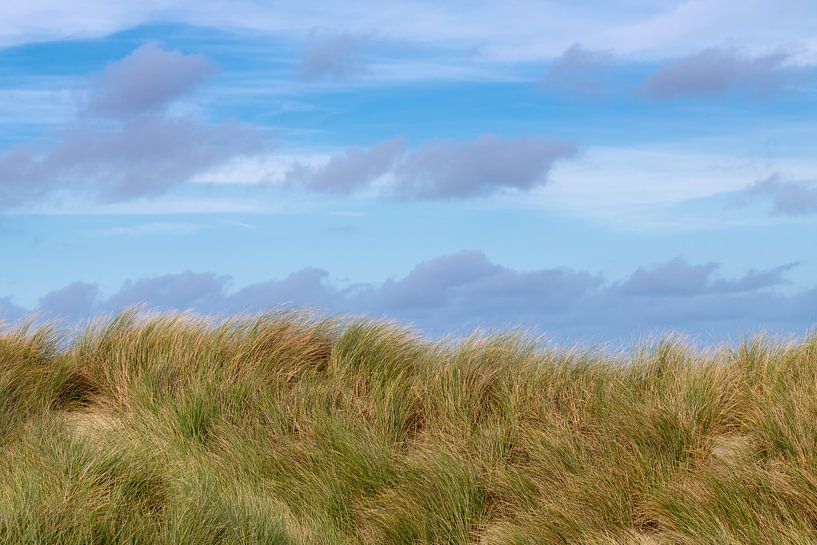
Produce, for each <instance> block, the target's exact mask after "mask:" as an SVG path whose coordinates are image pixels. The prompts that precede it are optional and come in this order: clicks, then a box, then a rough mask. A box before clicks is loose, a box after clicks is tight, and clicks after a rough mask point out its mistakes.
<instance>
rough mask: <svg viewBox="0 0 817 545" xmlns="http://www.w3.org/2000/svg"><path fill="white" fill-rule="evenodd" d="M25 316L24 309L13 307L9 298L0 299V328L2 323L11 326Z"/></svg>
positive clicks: (17, 306)
mask: <svg viewBox="0 0 817 545" xmlns="http://www.w3.org/2000/svg"><path fill="white" fill-rule="evenodd" d="M25 315H26V309H24V308H23V307H21V306H19V305H15V304H14V303H13V302H12V301H11V297H0V326H2V325H3V324H4V323H9V324H13V323H15V322H16V321H18V320H19V319H21V318H22V317H23V316H25Z"/></svg>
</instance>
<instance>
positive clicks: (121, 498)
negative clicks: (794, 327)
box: [0, 314, 817, 545]
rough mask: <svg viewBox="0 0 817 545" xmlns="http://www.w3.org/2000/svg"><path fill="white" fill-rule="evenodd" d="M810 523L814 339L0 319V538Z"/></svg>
mask: <svg viewBox="0 0 817 545" xmlns="http://www.w3.org/2000/svg"><path fill="white" fill-rule="evenodd" d="M815 542H817V338H811V339H807V340H805V341H802V342H800V343H798V344H789V345H783V344H779V343H777V344H776V343H766V342H762V341H756V342H751V343H744V344H742V345H740V346H738V347H734V348H732V349H726V348H725V349H723V350H721V351H719V352H718V353H716V354H709V355H701V354H697V353H695V352H693V351H691V350H689V349H688V348H686V347H685V346H684V345H683V343H680V342H675V341H666V342H661V343H656V344H655V345H654V346H652V347H651V348H649V349H645V350H643V351H641V352H638V353H635V354H634V355H632V356H631V357H630V358H629V361H622V360H621V359H615V358H612V357H609V356H605V355H603V354H591V353H565V352H557V351H552V350H548V349H546V348H543V347H542V346H541V345H539V344H537V343H535V342H533V341H530V340H526V339H525V338H521V337H513V336H504V337H490V338H473V339H469V340H466V341H463V342H461V343H458V344H456V345H443V344H434V343H430V342H428V341H424V340H422V339H418V338H415V337H414V336H412V335H411V334H409V333H407V332H404V331H401V330H400V329H398V328H395V327H393V326H389V325H386V324H378V323H358V324H336V323H332V322H312V321H309V320H307V319H303V318H299V317H297V316H291V315H288V316H267V317H263V318H259V319H252V320H237V321H234V322H231V323H228V324H224V325H218V326H215V325H211V324H208V323H207V322H204V321H197V320H194V319H191V318H180V317H165V318H154V319H150V320H137V319H136V318H134V316H133V315H129V314H125V315H122V316H120V317H119V318H117V319H115V320H113V321H111V322H109V323H106V324H103V325H99V326H95V327H91V328H89V329H88V331H87V332H85V333H84V335H82V336H80V337H78V338H75V339H74V340H73V341H72V342H71V343H70V344H69V345H68V346H67V347H66V346H65V343H64V341H63V339H61V338H60V337H59V336H58V335H56V334H55V333H54V332H53V331H51V330H49V329H47V328H44V329H39V330H31V329H29V330H26V329H21V330H17V331H11V332H7V333H5V334H3V335H2V336H0V543H4V544H18V543H27V544H34V543H37V544H40V543H43V544H72V543H76V544H79V543H82V544H87V543H99V544H104V543H144V544H156V543H158V544H191V545H192V544H196V545H199V544H214V543H225V544H226V543H242V544H251V543H274V544H289V543H292V544H301V543H303V544H307V543H309V544H334V543H365V544H383V543H406V544H408V543H427V544H448V543H451V544H468V543H474V544H477V543H479V544H486V545H487V544H491V545H510V544H520V545H521V544H540V543H541V544H551V543H553V544H561V543H565V544H567V543H587V544H591V543H592V544H614V543H642V544H660V543H689V544H705V543H712V544H715V543H717V544H724V543H735V544H737V543H770V544H771V543H802V544H805V543H815Z"/></svg>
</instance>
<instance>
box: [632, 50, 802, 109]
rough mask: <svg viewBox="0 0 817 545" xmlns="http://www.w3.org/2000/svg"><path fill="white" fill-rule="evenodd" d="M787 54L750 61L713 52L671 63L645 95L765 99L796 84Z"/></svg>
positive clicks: (654, 77) (647, 86) (648, 83)
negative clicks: (744, 95)
mask: <svg viewBox="0 0 817 545" xmlns="http://www.w3.org/2000/svg"><path fill="white" fill-rule="evenodd" d="M789 60H790V58H789V54H788V53H785V52H776V53H770V54H768V55H761V56H756V57H750V56H747V55H744V54H741V53H740V52H738V51H736V50H734V49H725V48H710V49H704V50H703V51H700V52H698V53H694V54H692V55H689V56H686V57H682V58H680V59H677V60H674V61H671V62H669V63H667V64H666V65H664V66H662V67H661V68H659V69H658V70H657V71H656V72H655V73H653V74H652V75H651V76H650V77H649V78H648V79H647V81H646V82H645V83H644V86H643V91H644V92H645V93H646V94H647V95H648V96H650V97H652V98H654V99H658V100H667V99H673V98H678V97H684V96H700V95H720V94H726V93H730V92H733V91H745V92H748V93H749V94H750V95H752V96H754V97H764V96H767V95H769V94H771V93H773V92H775V91H778V90H780V89H782V88H784V87H785V86H787V85H789V84H790V83H792V82H793V81H794V77H795V73H794V71H793V69H792V68H790V67H789V66H788V65H787V62H788V61H789Z"/></svg>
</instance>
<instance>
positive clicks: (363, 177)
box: [286, 138, 405, 195]
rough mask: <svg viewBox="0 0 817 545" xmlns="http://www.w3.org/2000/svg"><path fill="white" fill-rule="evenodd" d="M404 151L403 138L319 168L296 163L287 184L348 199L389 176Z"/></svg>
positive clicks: (349, 151)
mask: <svg viewBox="0 0 817 545" xmlns="http://www.w3.org/2000/svg"><path fill="white" fill-rule="evenodd" d="M404 149H405V142H404V141H403V140H402V139H400V138H395V139H392V140H386V141H384V142H380V143H378V144H375V145H374V146H372V147H370V148H368V149H364V148H349V149H347V150H346V151H345V152H343V153H341V154H339V155H335V156H333V157H331V158H330V159H329V161H327V162H326V163H325V164H324V165H322V166H320V167H315V166H308V165H304V164H303V163H295V164H294V165H293V166H291V167H290V168H289V170H288V171H287V174H286V180H287V181H288V182H289V183H293V184H301V185H303V186H304V187H306V188H307V189H309V190H310V191H315V192H318V193H334V194H339V195H348V194H350V193H353V192H355V191H358V190H361V189H365V188H366V187H368V186H369V185H370V184H371V183H372V182H374V181H375V180H377V179H378V178H379V177H381V176H383V175H384V174H386V173H387V172H389V171H390V170H391V168H392V166H393V165H394V163H395V161H396V160H397V158H398V157H399V156H400V155H401V154H402V153H403V152H404Z"/></svg>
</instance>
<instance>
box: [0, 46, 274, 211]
mask: <svg viewBox="0 0 817 545" xmlns="http://www.w3.org/2000/svg"><path fill="white" fill-rule="evenodd" d="M211 70H212V67H211V65H210V64H209V62H207V61H206V60H205V59H204V58H203V57H201V56H198V55H183V54H181V53H179V52H167V51H163V50H162V49H160V48H158V47H157V46H155V45H152V44H148V45H146V46H142V47H140V48H139V49H137V50H135V51H134V52H133V53H131V55H129V56H128V57H126V58H125V59H123V60H121V61H119V62H117V63H115V64H113V65H111V66H110V67H109V68H108V69H107V70H106V71H105V72H104V73H103V74H102V75H101V76H98V77H97V78H96V79H94V80H93V82H92V92H91V95H90V101H89V103H88V105H87V109H86V111H84V112H82V113H83V115H80V116H78V117H77V119H76V120H74V121H73V122H72V123H70V124H68V125H67V126H66V127H64V128H63V129H62V130H60V131H59V132H57V133H55V134H53V135H49V136H50V138H48V139H44V140H46V141H47V142H32V143H28V144H23V145H20V146H16V147H13V148H11V149H8V150H6V151H3V152H0V210H2V209H3V208H11V207H14V206H19V205H24V204H28V203H30V202H34V201H36V200H37V199H40V198H42V197H43V196H44V195H47V194H48V193H49V192H51V191H53V190H55V189H66V188H70V189H72V190H74V191H86V192H89V193H90V194H92V195H94V196H101V197H103V198H104V199H107V200H125V199H130V198H134V197H141V196H152V195H156V194H160V193H163V192H165V191H167V190H168V189H170V188H171V187H172V186H174V185H177V184H180V183H183V182H187V181H189V180H190V179H192V178H194V177H196V176H198V175H200V174H203V173H205V172H207V171H208V170H209V169H210V168H212V167H215V166H217V165H219V164H222V163H224V162H227V161H229V160H231V159H234V158H236V157H238V156H241V155H245V154H251V153H255V152H258V151H260V150H262V149H264V148H265V147H267V146H268V144H269V139H268V138H267V136H266V135H265V134H264V133H263V132H262V131H261V130H259V129H258V128H256V127H254V126H251V125H245V124H242V123H240V122H237V121H224V122H221V123H216V124H210V123H206V122H204V121H199V120H197V119H194V118H191V117H180V116H171V115H168V114H167V113H166V112H163V111H162V107H163V106H165V105H167V104H168V103H169V102H170V101H172V100H174V99H176V98H178V97H179V96H180V95H182V94H183V93H185V92H187V91H189V90H190V89H191V88H192V87H193V86H194V85H196V84H197V83H199V82H200V81H201V80H203V79H204V78H205V77H206V76H207V75H208V74H209V73H210V71H211ZM137 114H138V115H137ZM106 116H110V117H106Z"/></svg>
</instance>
